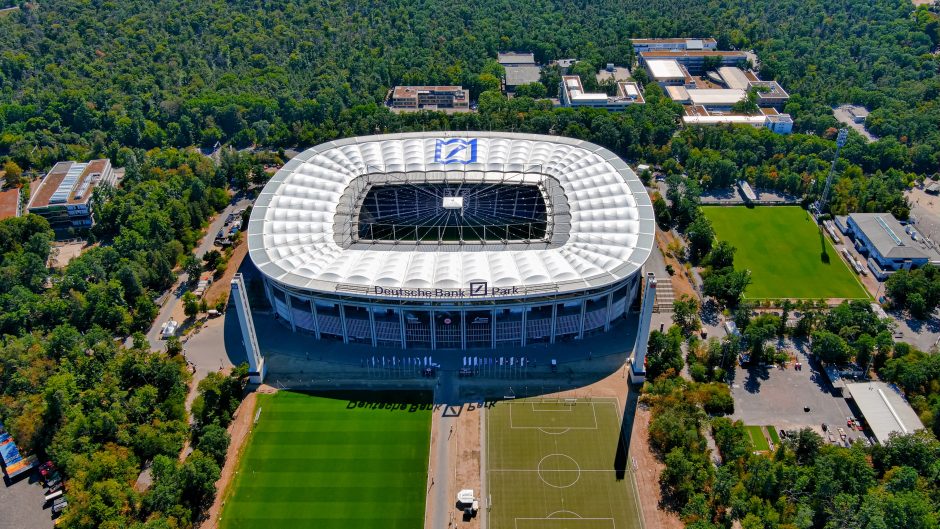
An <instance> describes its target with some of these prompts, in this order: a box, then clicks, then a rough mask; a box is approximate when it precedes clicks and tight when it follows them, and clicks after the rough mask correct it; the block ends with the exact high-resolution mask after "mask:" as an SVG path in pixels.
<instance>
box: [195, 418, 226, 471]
mask: <svg viewBox="0 0 940 529" xmlns="http://www.w3.org/2000/svg"><path fill="white" fill-rule="evenodd" d="M230 441H231V437H230V436H229V433H228V431H226V430H225V428H222V427H221V426H219V425H218V424H215V423H213V424H209V425H207V426H206V427H204V428H203V429H202V431H201V432H199V441H198V442H197V443H196V448H197V449H198V450H200V451H202V453H204V454H206V455H207V456H209V457H211V458H213V459H214V460H215V462H216V463H218V464H219V466H221V465H222V464H223V463H225V453H226V451H227V450H228V445H229V442H230Z"/></svg>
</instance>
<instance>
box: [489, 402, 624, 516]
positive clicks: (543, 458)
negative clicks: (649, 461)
mask: <svg viewBox="0 0 940 529" xmlns="http://www.w3.org/2000/svg"><path fill="white" fill-rule="evenodd" d="M621 418H622V412H621V410H620V406H619V404H618V402H617V400H616V399H598V398H593V399H527V400H517V401H507V402H501V403H499V404H497V405H496V406H495V407H493V408H491V409H490V410H489V411H488V412H487V415H486V439H487V442H486V453H487V467H486V474H487V482H488V485H489V489H488V495H489V498H488V502H487V504H488V505H489V506H490V509H489V512H488V514H487V516H488V521H489V527H490V528H491V529H632V528H641V527H642V522H641V519H640V513H639V503H638V498H637V489H636V483H635V480H634V475H633V471H634V469H633V465H632V463H631V462H630V460H629V457H628V454H627V449H626V444H625V442H626V438H624V437H622V435H623V434H621V431H620V429H621ZM625 435H629V432H627V433H626V434H625Z"/></svg>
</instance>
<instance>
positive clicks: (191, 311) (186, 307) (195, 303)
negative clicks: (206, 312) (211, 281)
mask: <svg viewBox="0 0 940 529" xmlns="http://www.w3.org/2000/svg"><path fill="white" fill-rule="evenodd" d="M183 312H184V313H185V314H186V317H187V318H195V317H196V315H197V314H199V298H197V297H196V295H195V294H193V293H192V292H186V293H185V294H183Z"/></svg>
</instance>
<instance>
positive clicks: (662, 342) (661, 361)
mask: <svg viewBox="0 0 940 529" xmlns="http://www.w3.org/2000/svg"><path fill="white" fill-rule="evenodd" d="M683 363H684V362H683V360H682V331H681V329H679V327H677V326H672V327H670V328H669V330H668V331H667V332H666V333H661V332H659V331H653V332H651V333H650V338H649V344H648V346H647V353H646V373H647V376H648V377H649V378H651V379H655V378H657V377H659V376H660V375H662V374H664V373H666V372H667V371H668V370H670V369H672V370H674V371H675V372H676V373H678V372H679V370H681V369H682V364H683Z"/></svg>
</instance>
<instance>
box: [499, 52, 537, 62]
mask: <svg viewBox="0 0 940 529" xmlns="http://www.w3.org/2000/svg"><path fill="white" fill-rule="evenodd" d="M496 60H497V62H499V63H500V64H502V65H504V66H505V65H507V64H535V54H534V53H517V52H514V51H509V52H505V53H497V54H496Z"/></svg>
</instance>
